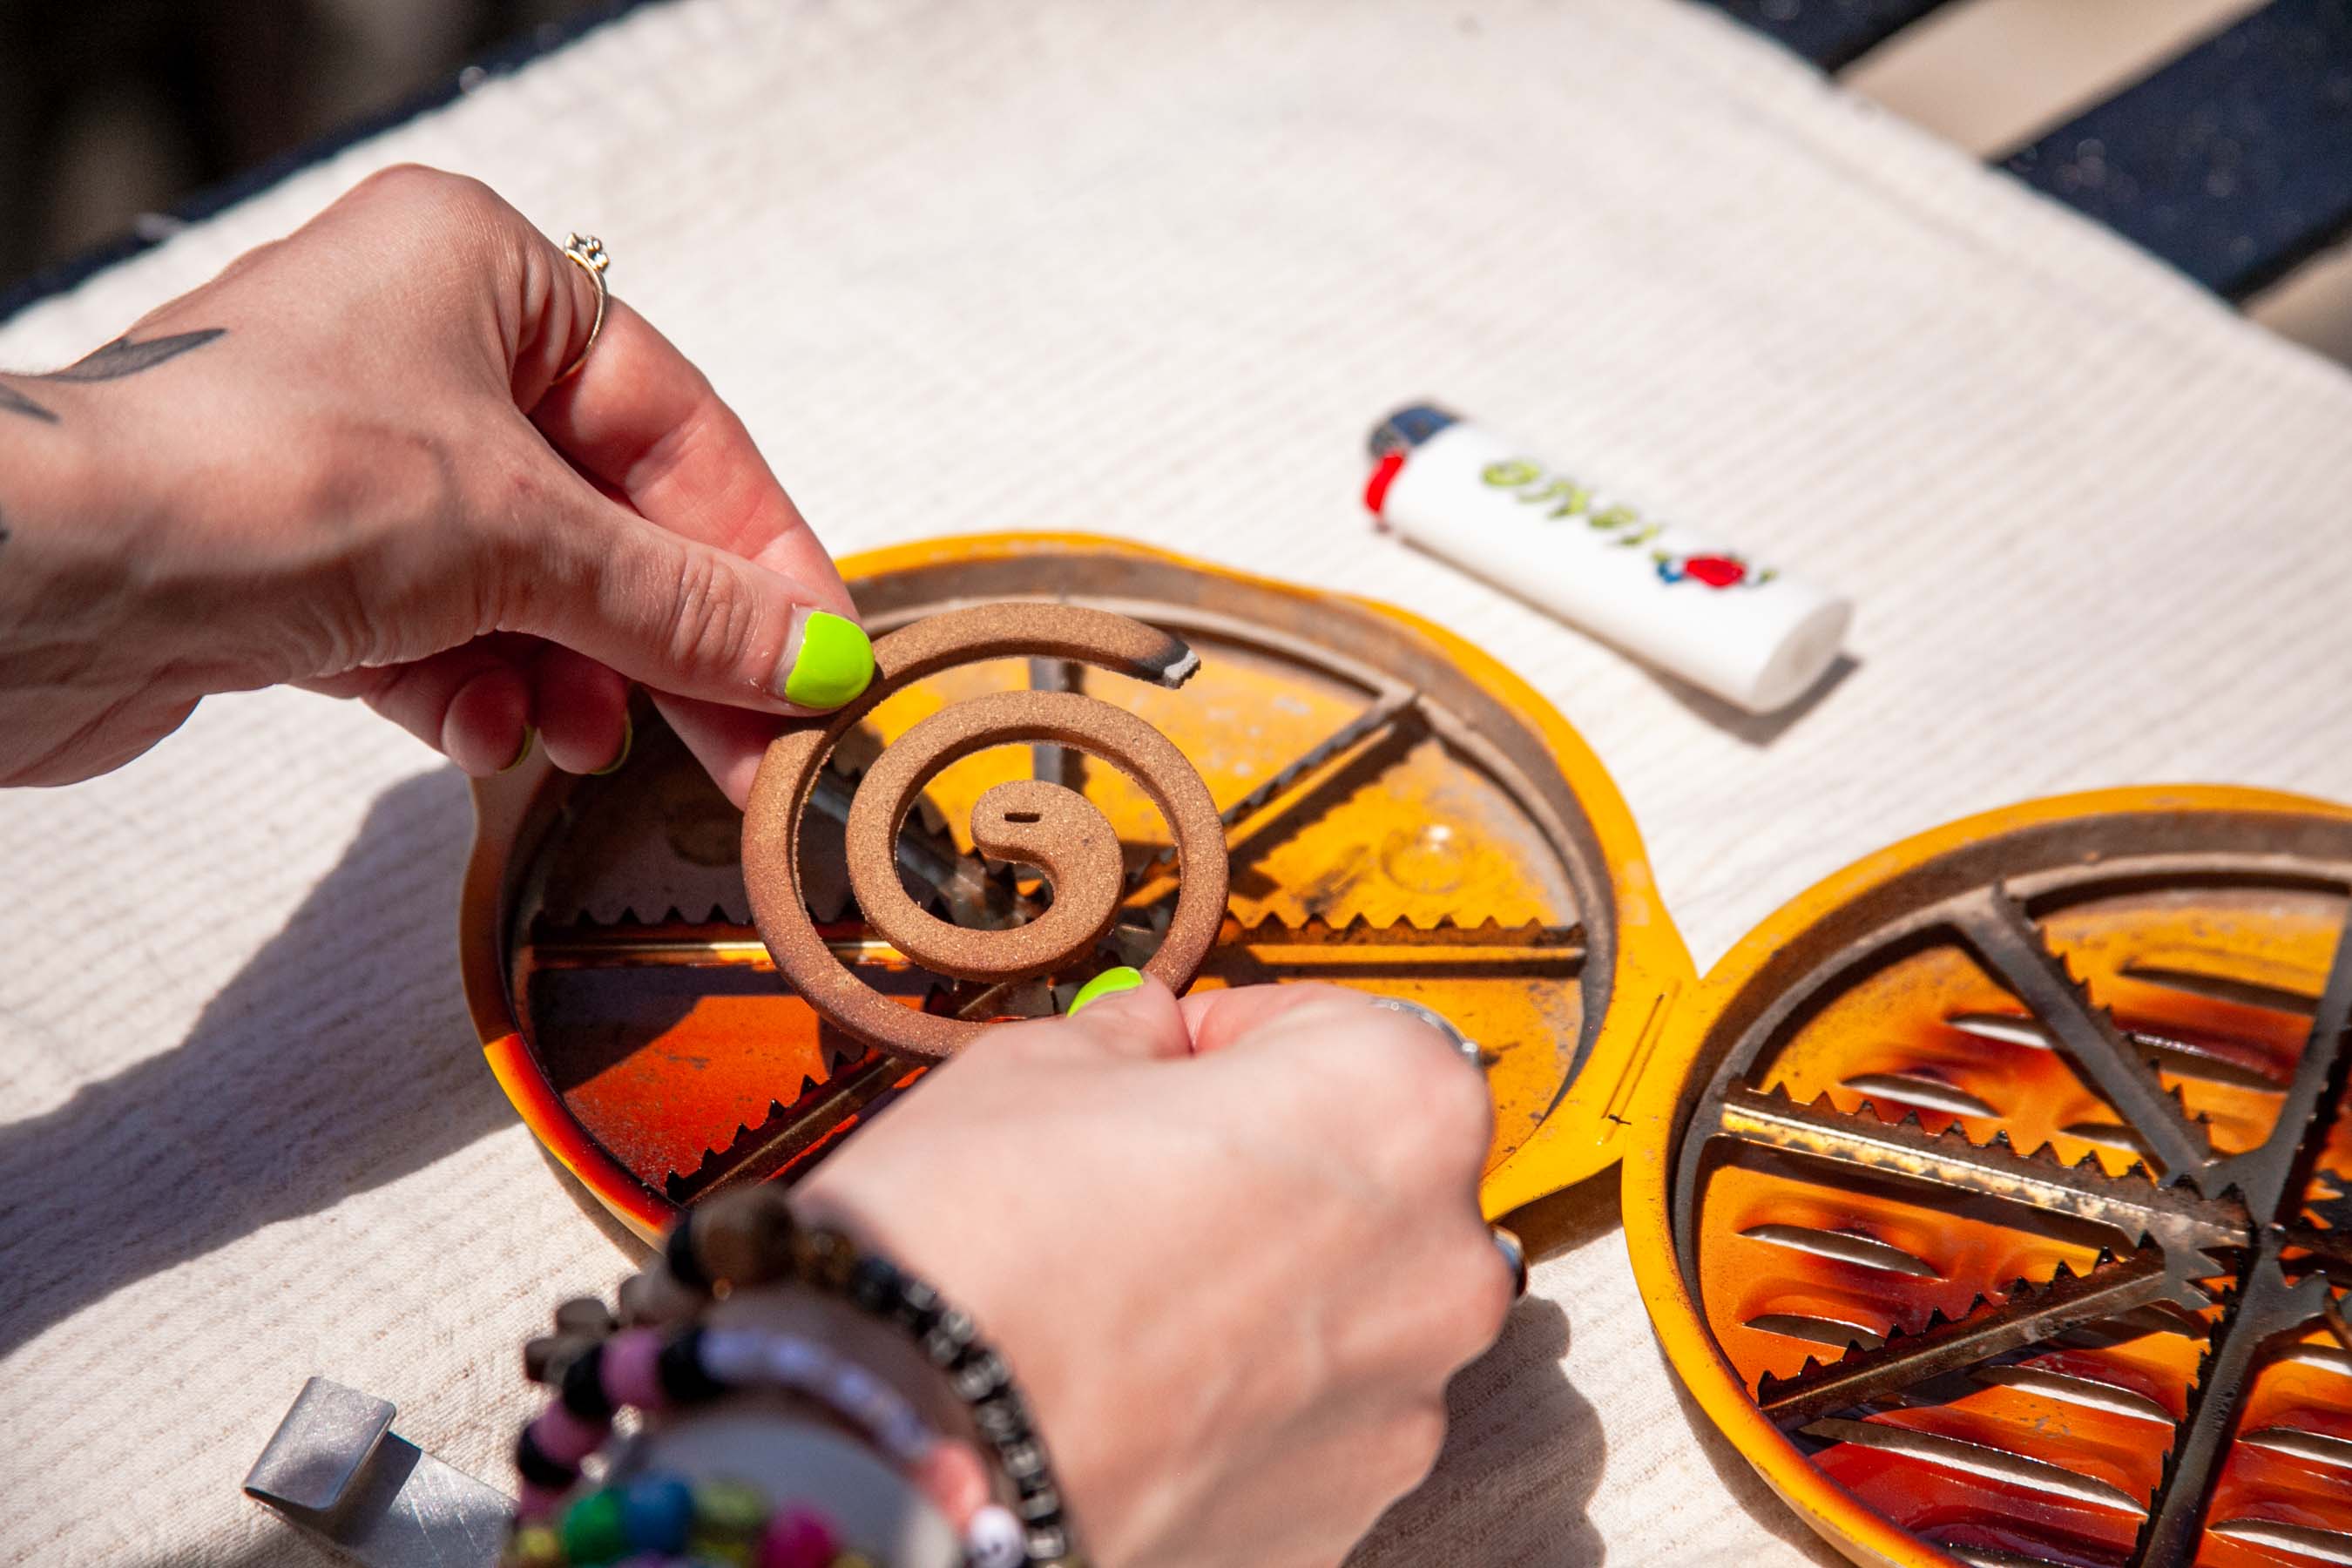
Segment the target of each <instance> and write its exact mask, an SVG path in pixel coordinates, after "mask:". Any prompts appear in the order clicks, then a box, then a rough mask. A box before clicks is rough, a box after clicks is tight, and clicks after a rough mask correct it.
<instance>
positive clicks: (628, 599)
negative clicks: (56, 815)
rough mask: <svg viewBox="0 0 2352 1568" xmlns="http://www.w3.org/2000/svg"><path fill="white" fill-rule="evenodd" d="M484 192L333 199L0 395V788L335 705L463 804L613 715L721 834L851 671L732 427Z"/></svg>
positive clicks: (595, 748) (850, 650) (794, 520)
mask: <svg viewBox="0 0 2352 1568" xmlns="http://www.w3.org/2000/svg"><path fill="white" fill-rule="evenodd" d="M596 294H597V291H596V288H595V283H594V280H593V279H592V278H591V277H590V275H589V274H588V272H587V271H586V269H585V268H583V267H581V266H579V265H578V264H576V263H575V262H573V261H572V259H570V258H567V257H566V256H565V255H564V253H563V252H562V249H561V248H559V247H557V246H556V245H555V244H554V243H552V242H551V241H550V240H549V239H548V238H546V237H544V236H542V235H541V234H540V233H539V232H538V231H537V230H536V229H534V228H532V227H531V226H530V225H529V224H527V223H525V222H524V221H523V219H522V217H521V216H520V215H519V214H518V213H516V212H515V211H514V209H513V208H511V207H509V205H507V204H506V203H505V202H503V201H501V200H500V199H499V197H498V195H495V194H494V193H493V192H491V191H490V190H489V189H488V187H486V186H484V185H482V184H478V183H477V182H475V181H472V180H467V179H462V178H458V177H457V176H454V175H450V174H440V173H437V172H436V171H433V170H429V169H421V168H413V167H411V168H397V169H392V170H388V171H386V172H385V173H383V174H378V175H376V176H375V177H373V178H372V179H370V180H368V181H367V182H365V183H364V184H361V185H360V186H358V187H357V188H356V189H354V190H353V191H352V192H351V193H350V194H349V195H345V196H344V197H343V198H342V199H341V200H340V201H338V202H337V203H336V204H335V205H333V206H331V207H330V208H328V209H327V210H326V211H325V212H324V213H322V214H320V216H318V217H317V218H316V219H314V220H313V221H312V222H311V223H310V224H309V225H307V226H304V227H303V228H302V229H301V230H299V232H297V233H296V234H294V235H292V236H291V237H289V238H287V239H284V240H282V241H279V242H278V243H276V244H273V245H268V246H264V247H261V248H260V249H258V250H256V251H253V252H251V253H250V254H248V255H247V256H245V257H243V258H240V259H238V260H237V261H236V262H235V263H234V264H233V265H231V266H230V267H229V268H228V269H227V270H226V271H225V272H224V273H222V274H221V276H220V277H219V278H217V279H214V280H213V281H212V282H210V283H207V284H205V286H204V287H203V288H201V289H196V290H195V291H194V292H193V293H190V294H187V295H184V296H183V297H182V298H180V299H178V300H173V301H172V302H171V303H170V304H168V305H165V306H164V307H163V309H161V310H157V311H155V312H153V313H152V314H151V315H149V316H148V317H147V318H146V319H144V320H143V321H140V322H139V323H138V324H137V325H136V326H134V327H133V328H132V329H131V331H130V332H129V333H127V334H126V335H125V336H124V337H123V338H122V339H121V340H120V341H118V342H115V343H112V344H110V345H108V346H107V347H106V348H103V349H100V351H98V353H95V354H93V355H91V356H90V357H89V358H88V359H85V360H83V361H82V362H80V363H79V364H78V365H75V366H72V367H68V369H67V370H64V371H60V372H57V373H54V374H49V375H46V376H0V737H5V743H0V783H9V784H61V783H66V782H68V781H71V780H75V779H80V778H87V777H89V776H90V775H92V774H94V773H102V772H105V771H106V770H108V769H110V768H113V767H117V766H120V765H121V763H124V762H127V761H128V760H130V759H131V758H132V757H134V756H136V755H138V754H139V753H140V752H143V751H145V750H146V749H147V748H148V747H150V746H152V745H153V744H154V743H155V742H157V741H158V740H160V739H162V738H163V736H164V735H167V734H169V733H170V732H171V731H172V730H173V729H174V728H175V727H177V726H178V725H179V723H180V722H181V721H183V720H184V719H185V718H186V717H187V715H188V712H189V711H190V710H192V709H193V708H194V706H195V704H196V701H197V700H198V699H200V698H202V697H204V696H205V695H207V694H209V693H212V692H218V691H229V690H238V689H251V688H256V687H261V686H268V685H275V684H279V683H284V682H294V683H299V684H301V685H303V686H307V687H309V688H310V689H314V690H320V691H324V692H328V693H330V694H332V695H337V696H344V697H356V698H358V699H360V700H362V701H365V702H366V703H368V705H369V706H371V707H373V708H374V709H375V710H377V711H378V712H381V713H383V715H384V716H386V717H387V718H390V719H392V720H393V721H395V722H397V723H399V724H400V725H401V726H402V727H404V728H405V729H407V730H408V731H411V732H413V733H414V734H415V735H416V736H418V737H419V738H420V739H422V740H424V741H425V742H426V743H427V744H429V745H432V746H436V747H437V748H439V749H440V750H441V751H443V752H446V753H447V754H448V756H449V757H450V759H451V760H452V761H453V762H455V763H457V765H458V766H459V767H461V768H463V769H464V770H465V771H466V772H467V773H475V774H483V773H495V772H497V771H499V769H500V768H502V767H505V766H507V765H509V763H512V762H514V761H516V760H518V759H519V758H520V755H521V754H522V753H523V752H524V751H525V750H526V749H527V746H528V745H529V743H530V737H531V736H532V734H533V733H534V732H535V733H536V735H537V737H538V739H539V742H540V743H541V744H543V745H544V746H545V748H546V750H547V753H548V755H549V757H550V758H551V760H552V761H553V762H554V763H555V764H556V765H557V766H559V767H562V768H566V769H570V770H572V771H573V772H578V773H586V772H593V771H595V770H598V769H601V768H604V767H607V766H609V765H611V764H613V763H615V762H617V761H618V760H619V758H620V756H621V754H622V752H623V750H624V747H625V737H626V729H625V726H626V701H627V694H628V685H629V683H630V682H632V681H635V682H638V683H641V684H643V685H645V686H646V687H648V688H650V689H653V690H654V691H655V692H656V693H659V694H662V695H661V696H660V698H659V700H660V701H661V702H662V706H663V707H664V709H665V710H666V711H667V715H668V717H669V719H670V721H671V722H672V723H673V725H674V726H675V727H676V728H677V729H678V730H679V731H681V732H682V733H683V734H684V735H685V736H686V738H687V740H688V743H689V744H691V745H692V746H693V747H694V749H695V750H696V752H698V754H699V755H700V756H701V757H702V759H703V760H704V762H705V763H706V764H707V765H708V766H709V768H710V769H711V772H712V773H713V776H715V777H716V778H717V779H718V780H719V784H720V785H721V786H722V787H723V788H725V789H726V790H727V791H728V792H729V794H730V795H733V796H734V797H735V798H736V799H737V800H738V801H739V802H740V800H741V799H742V798H743V796H744V795H745V794H746V793H747V791H748V790H749V788H750V784H751V773H752V771H753V769H754V768H755V767H756V766H757V763H758V758H759V753H760V751H761V748H762V747H763V745H764V743H765V742H766V740H767V739H768V737H769V736H770V735H771V734H772V731H773V728H774V720H775V717H776V716H778V715H782V714H788V713H793V712H804V711H808V710H811V709H820V708H828V707H835V706H838V705H839V704H840V703H842V702H844V701H846V700H849V699H850V698H851V697H854V696H855V695H856V692H857V691H858V690H859V689H862V688H863V687H864V685H865V684H866V680H867V679H868V678H869V677H870V672H871V668H872V650H871V647H870V645H869V644H868V643H867V642H866V637H865V634H864V633H863V632H861V631H859V630H858V629H857V628H856V625H855V624H854V620H853V619H851V617H853V616H854V614H855V611H854V608H853V606H852V605H851V604H850V601H849V597H848V595H847V593H846V592H845V590H844V589H843V587H842V584H841V578H840V576H839V574H837V573H836V572H835V569H834V566H833V563H832V561H831V560H830V559H829V558H828V557H827V555H826V553H825V551H824V547H823V546H822V545H821V544H819V543H818V542H817V540H816V537H815V535H814V533H812V532H811V531H810V530H809V527H808V524H807V523H806V522H805V521H803V519H802V517H801V514H800V512H799V511H798V510H796V509H795V508H794V507H793V502H792V500H791V498H790V497H788V496H786V495H785V494H784V491H783V489H782V487H781V486H780V485H779V484H778V483H777V482H776V479H775V477H774V476H773V475H772V473H771V472H770V471H769V469H768V466H767V464H766V463H765V461H763V460H762V458H761V456H760V453H759V451H758V449H757V448H756V447H754V446H753V445H752V442H751V437H750V436H749V434H747V433H746V431H745V430H744V427H743V426H742V423H741V422H740V420H739V419H737V417H736V416H735V415H734V414H733V413H732V412H731V411H730V409H729V408H728V407H727V405H725V404H724V403H722V402H721V401H719V396H718V395H717V394H716V393H714V392H713V391H712V390H711V387H710V384H709V382H707V381H706V380H704V378H703V377H702V375H701V374H699V373H698V371H696V369H695V368H694V367H693V366H692V365H691V364H689V363H688V362H687V361H686V359H685V358H684V357H683V356H682V355H681V354H680V353H678V352H677V349H675V348H673V347H672V346H671V345H670V344H669V343H668V342H667V341H666V340H664V339H663V338H662V336H661V335H660V334H659V333H658V332H656V331H655V330H654V329H653V328H652V327H651V326H650V325H648V324H647V323H646V321H645V320H644V318H642V317H640V316H639V315H637V314H636V313H635V311H634V310H630V309H629V307H628V306H627V305H626V304H625V303H623V302H622V301H620V300H613V302H612V304H611V306H610V308H609V310H607V312H606V314H605V318H604V327H603V329H602V331H600V332H599V333H598V334H597V336H596V340H595V343H594V346H593V349H592V350H591V351H590V352H589V353H588V354H587V357H586V359H585V361H584V362H583V364H582V366H581V368H580V371H579V373H578V374H576V375H572V376H570V377H569V378H565V379H561V380H559V377H560V376H562V373H563V371H564V369H565V367H566V366H567V365H569V364H571V363H572V361H573V360H574V358H575V357H577V356H578V355H579V354H580V353H581V351H582V349H583V346H584V345H586V344H587V342H588V339H589V330H590V324H591V322H592V321H593V319H594V316H595V310H596Z"/></svg>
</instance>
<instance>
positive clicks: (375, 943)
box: [0, 768, 513, 1354]
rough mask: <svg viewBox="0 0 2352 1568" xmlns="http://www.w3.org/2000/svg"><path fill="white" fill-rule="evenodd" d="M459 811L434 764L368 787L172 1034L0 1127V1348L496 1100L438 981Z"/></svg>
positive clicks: (444, 772) (442, 1139)
mask: <svg viewBox="0 0 2352 1568" xmlns="http://www.w3.org/2000/svg"><path fill="white" fill-rule="evenodd" d="M471 831H472V812H471V809H470V806H469V805H468V803H467V794H466V784H465V780H464V779H463V778H462V777H460V776H459V775H458V774H457V772H456V771H455V770H453V769H448V768H442V769H437V770H436V771H434V772H432V773H423V774H420V775H418V776H416V777H415V778H412V779H408V780H406V781H404V782H403V783H401V784H396V785H394V787H393V788H391V789H389V790H387V791H385V792H384V793H383V795H382V796H380V797H379V798H378V799H377V800H376V802H375V804H374V805H373V806H372V807H371V808H370V809H369V811H368V815H367V817H366V819H365V821H364V822H363V823H362V826H361V828H360V831H359V835H358V837H355V838H354V839H353V840H352V845H351V847H350V848H349V849H348V850H346V851H345V852H344V855H343V858H342V859H341V861H340V862H338V863H337V865H336V866H335V868H334V869H332V870H331V871H330V872H328V873H327V875H326V876H325V877H324V878H323V879H321V880H320V882H319V884H318V886H317V887H316V888H314V889H312V890H311V892H310V897H309V898H307V899H305V900H303V902H302V904H301V907H300V908H299V909H298V910H296V911H295V912H294V915H293V918H292V919H290V920H289V921H287V923H286V926H285V928H284V929H283V930H281V931H279V932H278V934H277V935H276V936H274V937H272V938H271V939H270V940H269V941H268V942H267V943H265V944H264V945H263V946H262V948H261V949H260V950H259V951H258V952H256V953H255V954H254V955H253V958H252V960H251V962H249V963H247V964H246V966H245V967H244V968H243V969H242V970H240V971H238V972H237V973H236V976H235V978H233V979H231V980H230V981H229V983H228V984H226V985H225V986H223V987H222V988H221V991H220V994H218V995H216V996H215V997H214V998H213V1000H212V1001H211V1002H210V1003H209V1004H207V1005H206V1006H205V1010H204V1012H203V1014H202V1015H201V1016H199V1017H198V1018H197V1020H196V1023H195V1026H194V1028H192V1029H191V1030H189V1032H188V1035H187V1037H186V1038H184V1040H182V1041H181V1042H180V1043H179V1045H178V1046H176V1047H173V1049H170V1050H167V1051H163V1052H161V1053H159V1054H157V1055H155V1056H152V1057H150V1058H146V1059H145V1060H143V1061H142V1062H140V1063H138V1064H137V1065H136V1066H134V1067H131V1068H126V1069H124V1070H123V1071H121V1072H120V1073H117V1074H116V1075H115V1076H113V1077H112V1078H110V1079H103V1080H101V1081H100V1082H97V1083H92V1084H87V1085H84V1086H83V1087H82V1088H81V1089H78V1090H77V1091H75V1093H74V1096H73V1098H72V1099H70V1100H67V1101H66V1102H65V1103H64V1104H63V1105H61V1106H59V1107H58V1109H57V1110H53V1111H50V1112H48V1113H47V1114H46V1115H42V1116H36V1117H33V1118H31V1119H30V1120H28V1121H18V1122H14V1123H11V1124H9V1125H7V1126H5V1127H0V1190H4V1191H6V1192H9V1193H11V1194H16V1198H15V1201H14V1202H13V1203H12V1204H11V1205H10V1206H8V1207H7V1208H5V1209H0V1258H5V1259H7V1266H6V1267H5V1268H0V1354H5V1352H8V1351H10V1350H12V1349H14V1348H15V1347H16V1346H17V1345H19V1344H22V1343H24V1342H26V1341H27V1340H29V1339H31V1338H33V1337H34V1336H35V1335H37V1334H38V1333H40V1332H41V1331H43V1330H44V1329H47V1328H48V1327H49V1326H50V1325H52V1324H54V1323H57V1322H58V1321H62V1320H63V1319H65V1318H68V1317H69V1316H71V1315H72V1314H73V1313H74V1312H76V1311H78V1310H80V1309H81V1308H82V1307H84V1306H86V1305H88V1304H89V1303H90V1302H92V1301H95V1300H100V1298H102V1297H105V1296H107V1295H110V1294H111V1293H112V1292H114V1291H116V1290H120V1289H124V1288H125V1287H128V1286H131V1285H135V1284H137V1283H138V1282H139V1281H141V1280H142V1279H146V1278H148V1277H149V1276H151V1275H153V1274H156V1273H159V1272H161V1271H163V1270H164V1269H167V1268H173V1267H174V1266H176V1265H178V1264H181V1263H184V1262H186V1261H188V1260H189V1259H191V1258H200V1257H202V1256H204V1255H205V1254H206V1253H209V1252H211V1251H213V1250H214V1249H215V1248H217V1247H224V1246H226V1245H227V1244H229V1243H230V1242H233V1241H235V1240H236V1239H237V1238H238V1237H243V1236H246V1235H247V1234H249V1233H251V1232H253V1231H255V1230H258V1229H259V1228H261V1227H262V1226H267V1225H271V1224H274V1223H276V1222H278V1221H279V1220H285V1219H292V1218H296V1217H298V1216H300V1215H309V1214H314V1213H317V1212H319V1211H320V1210H322V1209H326V1208H330V1207H331V1206H333V1205H335V1204H337V1203H339V1202H341V1200H342V1199H343V1198H345V1197H347V1196H349V1195H350V1194H352V1193H356V1192H364V1191H367V1190H369V1189H371V1188H373V1187H377V1186H381V1185H383V1184H385V1183H387V1182H391V1181H394V1180H397V1179H398V1178H400V1177H402V1176H404V1175H407V1174H409V1173H412V1172H415V1171H418V1170H421V1169H423V1168H424V1167H425V1166H427V1165H430V1164H432V1163H434V1162H435V1161H436V1160H439V1159H441V1158H442V1157H443V1156H445V1155H446V1154H449V1153H451V1152H455V1151H457V1150H458V1149H462V1148H464V1147H466V1146H467V1144H470V1143H472V1142H474V1141H475V1140H477V1139H478V1138H481V1137H482V1136H484V1135H485V1134H487V1133H488V1132H491V1131H495V1130H497V1129H498V1128H499V1127H501V1126H504V1125H507V1124H508V1123H509V1121H510V1120H511V1118H512V1114H513V1113H512V1112H511V1111H510V1110H509V1109H508V1107H507V1103H506V1100H505V1098H504V1097H503V1096H501V1095H500V1094H499V1090H498V1086H497V1084H496V1082H495V1081H494V1080H493V1079H491V1077H490V1074H489V1069H488V1067H487V1066H486V1065H485V1064H484V1063H483V1061H482V1056H481V1049H480V1047H479V1044H478V1041H477V1040H476V1037H475V1035H474V1030H473V1026H472V1023H471V1021H470V1019H469V1018H468V1016H467V1011H466V1005H465V998H464V996H463V994H461V992H460V990H459V988H458V983H457V962H456V960H457V952H456V942H455V937H454V934H453V931H452V917H453V915H454V912H455V910H457V885H458V879H459V877H460V875H461V873H462V872H463V870H464V865H465V858H466V845H467V837H468V835H469V834H470V833H471ZM220 897H221V898H222V899H223V900H230V899H234V898H235V897H236V889H234V888H223V889H221V890H220ZM94 983H96V984H109V983H121V982H108V981H105V980H103V979H101V980H99V981H97V982H94ZM130 983H132V984H135V979H134V980H132V981H131V982H130Z"/></svg>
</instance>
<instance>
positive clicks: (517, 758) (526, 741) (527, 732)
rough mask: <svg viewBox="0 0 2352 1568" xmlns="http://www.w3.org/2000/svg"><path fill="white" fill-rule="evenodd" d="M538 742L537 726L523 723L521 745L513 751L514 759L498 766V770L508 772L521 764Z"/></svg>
mask: <svg viewBox="0 0 2352 1568" xmlns="http://www.w3.org/2000/svg"><path fill="white" fill-rule="evenodd" d="M538 743H539V731H538V729H537V727H535V726H533V725H530V724H525V725H524V726H523V727H522V745H521V746H520V748H519V749H518V750H517V751H516V752H515V754H514V761H513V762H510V763H508V764H507V765H506V766H505V767H502V768H500V769H499V772H500V773H512V772H514V771H515V770H516V769H517V768H519V767H520V766H522V763H523V759H524V758H525V757H528V756H530V749H531V747H532V746H534V745H536V744H538Z"/></svg>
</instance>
